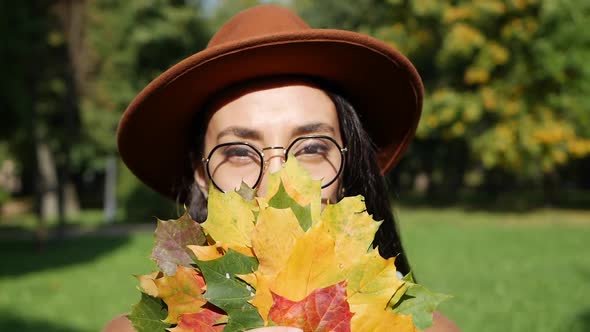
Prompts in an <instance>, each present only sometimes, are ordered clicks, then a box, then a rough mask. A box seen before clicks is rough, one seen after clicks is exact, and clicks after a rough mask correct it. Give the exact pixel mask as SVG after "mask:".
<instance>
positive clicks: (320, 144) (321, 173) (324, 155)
mask: <svg viewBox="0 0 590 332" xmlns="http://www.w3.org/2000/svg"><path fill="white" fill-rule="evenodd" d="M287 153H288V154H289V155H293V156H294V157H295V158H297V161H298V162H299V164H300V165H301V166H302V167H303V168H305V169H306V170H307V171H308V172H309V175H310V176H311V177H312V178H313V179H314V180H322V186H327V185H329V184H330V183H331V182H332V181H334V179H336V177H337V176H338V174H339V172H340V167H342V154H341V152H340V147H339V146H338V145H337V144H336V143H335V142H333V141H332V140H330V139H327V138H316V137H308V138H300V139H298V140H296V141H295V142H294V143H293V145H291V147H290V148H289V150H288V151H287Z"/></svg>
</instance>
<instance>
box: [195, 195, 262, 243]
mask: <svg viewBox="0 0 590 332" xmlns="http://www.w3.org/2000/svg"><path fill="white" fill-rule="evenodd" d="M207 208H208V214H209V215H208V217H207V220H206V221H205V222H204V223H203V224H201V227H203V229H204V230H205V232H206V233H207V234H208V235H209V236H210V237H211V238H213V239H215V241H217V242H222V243H224V245H226V246H234V245H236V246H242V247H251V243H250V233H251V232H252V230H253V229H254V213H253V209H254V205H253V204H252V203H251V202H248V201H246V200H244V199H243V198H242V197H241V196H240V195H239V194H238V193H237V192H235V191H230V192H228V193H222V192H220V191H219V190H216V189H213V188H211V189H210V190H209V204H208V206H207ZM228 211H231V213H228Z"/></svg>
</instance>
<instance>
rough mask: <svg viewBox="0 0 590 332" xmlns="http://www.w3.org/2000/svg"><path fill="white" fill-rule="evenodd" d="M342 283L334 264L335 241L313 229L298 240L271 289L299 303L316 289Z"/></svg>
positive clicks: (340, 271)
mask: <svg viewBox="0 0 590 332" xmlns="http://www.w3.org/2000/svg"><path fill="white" fill-rule="evenodd" d="M342 280H344V275H343V271H342V267H341V266H340V264H338V262H337V261H336V254H335V253H334V239H332V238H331V237H330V235H328V234H327V233H326V232H325V231H324V230H323V229H322V227H312V228H310V229H309V230H308V231H307V233H305V235H303V236H302V237H301V238H299V239H298V240H297V242H296V243H295V246H294V248H293V252H292V253H291V256H290V257H289V259H288V260H287V262H286V265H285V267H284V269H283V270H282V271H281V272H279V274H278V275H277V277H276V279H275V280H274V282H273V284H272V286H271V290H272V291H273V292H274V293H275V294H278V295H280V296H282V297H285V298H287V299H289V300H291V301H301V300H302V299H303V298H305V297H306V296H307V295H309V294H310V293H311V292H313V291H314V290H315V289H318V288H324V287H328V286H331V285H334V284H337V283H338V282H340V281H342Z"/></svg>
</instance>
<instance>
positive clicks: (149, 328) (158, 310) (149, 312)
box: [127, 293, 170, 332]
mask: <svg viewBox="0 0 590 332" xmlns="http://www.w3.org/2000/svg"><path fill="white" fill-rule="evenodd" d="M166 316H168V310H167V309H166V306H165V305H164V303H163V302H162V300H160V299H157V298H155V297H151V296H149V295H147V294H145V293H141V300H140V301H139V303H137V304H135V305H133V307H132V308H131V314H129V316H127V318H129V320H130V321H131V323H132V324H133V327H134V328H135V329H136V330H137V332H154V331H165V330H166V329H167V328H169V327H170V325H169V324H166V323H164V322H162V320H163V319H164V318H166Z"/></svg>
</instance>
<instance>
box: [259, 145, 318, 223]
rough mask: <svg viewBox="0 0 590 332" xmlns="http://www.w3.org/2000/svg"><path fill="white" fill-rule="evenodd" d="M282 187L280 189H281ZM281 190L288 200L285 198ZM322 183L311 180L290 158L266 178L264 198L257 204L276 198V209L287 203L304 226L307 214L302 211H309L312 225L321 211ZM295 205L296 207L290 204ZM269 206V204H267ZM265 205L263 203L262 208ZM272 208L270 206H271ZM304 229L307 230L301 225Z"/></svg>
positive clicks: (306, 221) (291, 157)
mask: <svg viewBox="0 0 590 332" xmlns="http://www.w3.org/2000/svg"><path fill="white" fill-rule="evenodd" d="M281 187H282V189H281ZM281 190H283V191H284V193H285V194H287V195H288V196H289V198H285V197H284V195H283V193H281V192H280V191H281ZM321 191H322V181H321V180H312V179H311V177H310V176H309V174H308V172H307V170H305V168H303V167H301V165H299V163H298V162H297V158H294V157H293V156H290V157H289V158H288V159H287V162H285V164H284V165H283V167H282V168H281V169H280V170H279V171H278V172H275V173H272V174H270V175H269V177H268V183H267V185H266V194H265V196H264V197H260V198H259V199H258V201H259V202H270V201H271V200H272V199H273V198H275V196H277V195H278V197H277V198H275V200H274V201H273V204H276V206H274V207H277V208H283V207H281V206H285V205H281V204H285V201H288V202H289V203H290V204H291V206H289V207H291V208H293V207H294V209H293V212H295V214H296V215H297V216H298V218H299V217H301V218H302V219H301V220H302V222H303V223H304V224H306V223H308V222H309V220H307V219H306V218H308V217H307V212H304V210H302V209H309V211H310V212H309V216H310V217H311V223H312V224H314V223H315V222H316V221H317V220H318V219H319V217H320V213H321V209H322V200H321ZM292 203H296V205H294V204H292ZM268 204H269V205H271V204H270V203H268ZM264 205H265V204H264V203H263V204H262V206H264ZM271 206H272V205H271ZM302 226H303V227H304V229H306V230H307V228H306V227H305V226H304V225H302Z"/></svg>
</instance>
